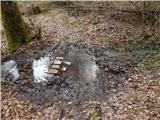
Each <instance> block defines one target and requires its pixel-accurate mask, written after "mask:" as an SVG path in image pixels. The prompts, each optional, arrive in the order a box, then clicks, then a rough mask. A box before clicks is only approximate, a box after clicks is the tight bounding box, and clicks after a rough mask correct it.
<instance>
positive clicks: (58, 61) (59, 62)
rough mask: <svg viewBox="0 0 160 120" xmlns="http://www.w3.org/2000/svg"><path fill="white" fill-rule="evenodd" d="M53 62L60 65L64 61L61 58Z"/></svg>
mask: <svg viewBox="0 0 160 120" xmlns="http://www.w3.org/2000/svg"><path fill="white" fill-rule="evenodd" d="M53 64H56V65H60V64H62V61H61V60H55V61H54V63H53Z"/></svg>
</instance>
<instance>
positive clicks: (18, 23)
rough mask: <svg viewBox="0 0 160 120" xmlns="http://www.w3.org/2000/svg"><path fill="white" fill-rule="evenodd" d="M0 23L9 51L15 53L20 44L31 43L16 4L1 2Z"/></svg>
mask: <svg viewBox="0 0 160 120" xmlns="http://www.w3.org/2000/svg"><path fill="white" fill-rule="evenodd" d="M1 8H2V10H1V11H2V22H3V26H4V28H5V31H6V37H7V41H8V45H9V51H10V52H11V53H12V52H15V51H16V50H17V49H18V48H19V47H20V46H21V45H22V44H26V43H28V42H30V41H31V35H30V33H29V31H28V28H27V25H26V23H25V22H24V20H23V19H22V17H21V14H20V11H19V9H18V6H17V3H16V2H11V1H10V2H2V7H1Z"/></svg>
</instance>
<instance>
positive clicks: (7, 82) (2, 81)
mask: <svg viewBox="0 0 160 120" xmlns="http://www.w3.org/2000/svg"><path fill="white" fill-rule="evenodd" d="M1 83H6V84H9V85H13V86H15V85H16V84H14V83H12V82H9V81H5V80H1Z"/></svg>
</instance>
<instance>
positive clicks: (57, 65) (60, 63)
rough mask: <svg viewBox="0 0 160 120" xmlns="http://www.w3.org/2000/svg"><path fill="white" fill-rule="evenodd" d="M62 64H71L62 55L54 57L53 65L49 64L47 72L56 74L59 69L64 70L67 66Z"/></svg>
mask: <svg viewBox="0 0 160 120" xmlns="http://www.w3.org/2000/svg"><path fill="white" fill-rule="evenodd" d="M64 65H71V62H68V61H65V60H64V58H63V57H56V59H55V60H54V62H53V65H52V66H51V69H50V71H49V74H54V75H58V74H59V73H60V71H66V70H67V67H65V66H64Z"/></svg>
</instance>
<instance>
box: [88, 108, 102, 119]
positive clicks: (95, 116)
mask: <svg viewBox="0 0 160 120" xmlns="http://www.w3.org/2000/svg"><path fill="white" fill-rule="evenodd" d="M101 119H102V110H101V108H100V106H99V105H97V106H96V107H95V111H94V112H93V113H91V114H90V117H89V120H101Z"/></svg>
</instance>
